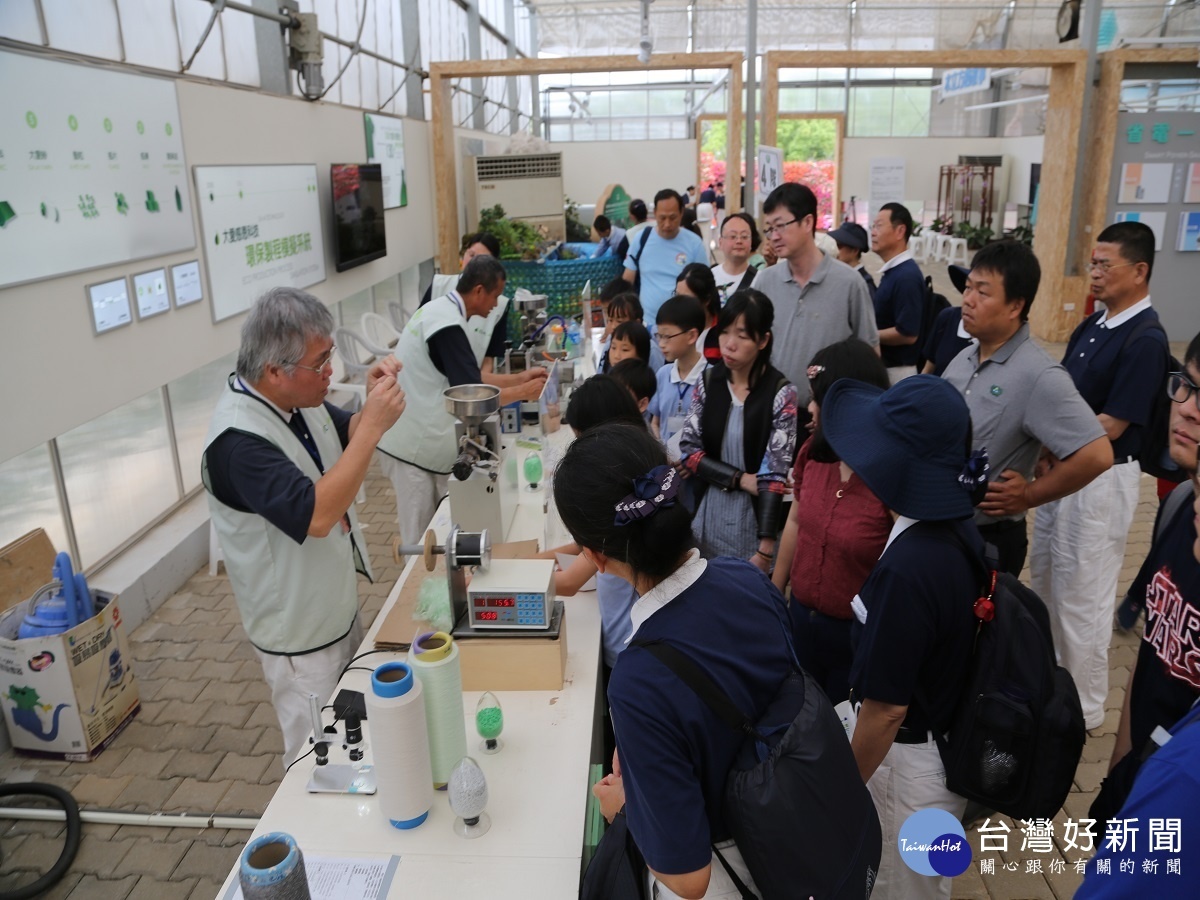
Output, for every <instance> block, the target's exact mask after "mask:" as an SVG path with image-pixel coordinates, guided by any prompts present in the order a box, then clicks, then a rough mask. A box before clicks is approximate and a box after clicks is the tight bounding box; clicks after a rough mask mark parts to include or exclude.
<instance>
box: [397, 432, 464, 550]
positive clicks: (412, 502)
mask: <svg viewBox="0 0 1200 900" xmlns="http://www.w3.org/2000/svg"><path fill="white" fill-rule="evenodd" d="M379 467H380V468H381V469H383V474H384V475H386V476H387V477H388V479H389V480H390V481H391V482H392V487H393V488H394V489H395V491H396V521H397V522H398V523H399V525H400V540H401V541H402V542H403V543H405V544H419V543H421V541H423V540H424V539H425V531H426V529H428V528H429V520H430V519H432V518H433V514H434V512H436V511H437V506H438V501H439V500H441V499H442V495H444V494H445V493H446V489H447V485H448V484H449V481H450V476H449V475H435V474H434V473H433V472H426V471H425V470H424V469H421V468H418V467H417V466H414V465H411V464H409V463H406V462H401V461H400V460H398V459H396V458H395V457H393V456H388V455H387V454H386V453H380V454H379Z"/></svg>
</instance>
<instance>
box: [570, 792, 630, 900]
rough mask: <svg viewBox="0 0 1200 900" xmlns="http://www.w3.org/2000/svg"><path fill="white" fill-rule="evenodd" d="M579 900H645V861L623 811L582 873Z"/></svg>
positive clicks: (608, 828) (605, 832)
mask: <svg viewBox="0 0 1200 900" xmlns="http://www.w3.org/2000/svg"><path fill="white" fill-rule="evenodd" d="M579 900H646V861H645V860H644V859H642V854H641V852H640V851H639V850H638V848H637V845H636V844H635V843H634V842H633V835H631V834H630V833H629V825H628V823H627V822H626V821H625V811H624V810H621V811H620V812H619V813H617V815H616V817H615V818H614V819H613V820H612V824H611V825H609V826H608V827H607V828H606V829H604V835H603V836H602V837H601V838H600V843H599V844H597V845H596V853H595V855H594V856H592V860H591V862H589V863H588V867H587V871H586V872H584V873H583V884H582V885H581V886H580V889H579Z"/></svg>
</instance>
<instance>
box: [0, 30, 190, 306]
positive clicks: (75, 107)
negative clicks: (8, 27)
mask: <svg viewBox="0 0 1200 900" xmlns="http://www.w3.org/2000/svg"><path fill="white" fill-rule="evenodd" d="M0 84H3V85H5V90H3V91H0V287H4V286H6V285H12V284H21V283H23V282H27V281H37V280H39V279H42V278H53V277H56V276H59V275H65V274H67V273H69V272H81V271H83V270H85V269H94V268H96V267H98V266H110V265H114V264H119V263H124V262H129V261H130V260H135V259H145V258H147V257H151V256H161V255H163V254H164V253H173V252H175V251H178V250H187V249H190V248H192V247H195V246H196V235H195V232H194V230H193V228H192V208H191V199H190V197H189V195H188V186H187V169H186V166H185V163H184V158H183V139H182V135H181V134H180V130H179V104H178V102H177V100H176V98H175V84H174V82H172V81H171V80H170V79H167V78H147V77H145V76H142V75H132V74H130V73H128V72H117V71H113V70H112V69H103V68H96V67H94V66H81V65H75V64H72V63H65V62H59V61H58V60H53V59H46V58H42V57H33V56H23V55H21V54H18V53H0Z"/></svg>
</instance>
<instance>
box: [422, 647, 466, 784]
mask: <svg viewBox="0 0 1200 900" xmlns="http://www.w3.org/2000/svg"><path fill="white" fill-rule="evenodd" d="M408 662H409V665H411V666H412V669H413V674H414V675H415V676H416V678H417V680H418V681H419V682H421V694H422V696H424V698H425V722H426V724H427V726H428V728H429V759H430V763H431V764H432V769H433V786H434V787H435V788H437V789H439V790H441V789H442V788H444V787H445V786H446V782H448V781H449V780H450V770H451V769H453V768H454V764H455V763H457V762H458V761H459V760H460V759H462V758H463V757H464V756H466V754H467V726H466V721H465V719H464V711H463V694H462V669H461V667H460V665H459V656H458V645H457V644H455V643H454V639H453V638H452V637H450V635H449V634H447V633H446V632H444V631H435V632H433V633H431V634H423V635H421V636H420V637H418V638H417V639H416V640H415V641H413V643H412V648H411V649H410V650H409V652H408Z"/></svg>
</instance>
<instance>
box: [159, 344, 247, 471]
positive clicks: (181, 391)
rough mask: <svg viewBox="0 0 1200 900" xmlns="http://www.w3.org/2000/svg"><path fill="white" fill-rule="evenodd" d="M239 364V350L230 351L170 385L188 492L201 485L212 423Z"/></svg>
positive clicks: (181, 466)
mask: <svg viewBox="0 0 1200 900" xmlns="http://www.w3.org/2000/svg"><path fill="white" fill-rule="evenodd" d="M236 364H237V353H236V352H235V353H230V354H229V355H227V356H222V357H221V358H220V359H217V360H213V361H212V362H210V363H209V364H208V365H206V366H201V367H200V368H199V369H196V371H194V372H189V373H188V374H187V375H184V376H183V377H182V378H177V379H175V380H174V381H172V382H171V383H170V384H168V385H167V393H168V394H169V395H170V397H171V420H172V421H173V422H174V423H175V446H176V447H177V448H179V469H180V472H181V474H182V475H183V489H184V490H185V491H190V490H192V489H193V488H197V487H199V486H200V455H201V454H202V453H203V452H204V439H205V438H206V437H207V436H208V426H209V422H211V420H212V413H213V409H214V407H216V405H217V398H218V397H220V396H221V391H222V390H223V389H224V387H225V380H226V378H228V376H229V373H230V372H232V371H233V370H234V366H235V365H236Z"/></svg>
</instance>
